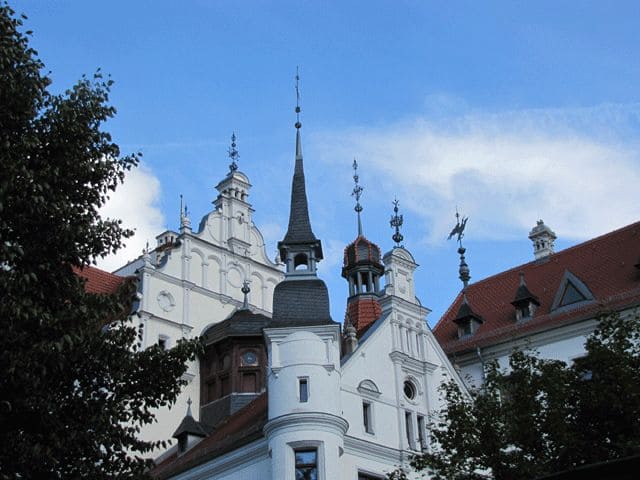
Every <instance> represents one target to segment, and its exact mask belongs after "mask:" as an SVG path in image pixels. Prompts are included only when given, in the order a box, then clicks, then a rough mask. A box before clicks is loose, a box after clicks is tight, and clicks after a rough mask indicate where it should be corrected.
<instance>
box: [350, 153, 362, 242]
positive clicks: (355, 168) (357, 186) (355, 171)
mask: <svg viewBox="0 0 640 480" xmlns="http://www.w3.org/2000/svg"><path fill="white" fill-rule="evenodd" d="M353 181H354V183H355V186H354V187H353V191H352V192H351V195H352V196H354V197H356V206H355V207H354V208H353V209H354V210H355V211H356V214H357V215H358V236H361V235H362V220H361V219H360V212H362V205H360V196H361V195H362V190H364V189H363V188H362V187H361V186H360V184H359V183H358V182H359V181H360V176H359V175H358V162H357V161H356V159H355V158H354V159H353Z"/></svg>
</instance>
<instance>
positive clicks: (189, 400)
mask: <svg viewBox="0 0 640 480" xmlns="http://www.w3.org/2000/svg"><path fill="white" fill-rule="evenodd" d="M192 403H193V402H192V401H191V397H189V399H188V400H187V417H193V415H192V414H191V404H192Z"/></svg>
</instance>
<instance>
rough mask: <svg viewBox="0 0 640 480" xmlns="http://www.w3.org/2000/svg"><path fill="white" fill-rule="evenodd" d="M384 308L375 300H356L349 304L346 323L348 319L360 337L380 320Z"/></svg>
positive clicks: (365, 298)
mask: <svg viewBox="0 0 640 480" xmlns="http://www.w3.org/2000/svg"><path fill="white" fill-rule="evenodd" d="M381 313H382V308H380V304H379V303H378V300H376V299H375V298H370V297H368V298H367V297H364V298H354V299H351V300H350V301H349V302H348V303H347V313H346V315H345V321H346V320H347V319H348V320H349V321H350V322H351V325H353V326H354V327H355V329H356V333H357V335H358V337H361V336H362V335H363V334H364V332H366V331H367V329H368V328H369V327H370V326H371V325H372V324H373V322H375V321H376V320H377V319H378V318H380V314H381Z"/></svg>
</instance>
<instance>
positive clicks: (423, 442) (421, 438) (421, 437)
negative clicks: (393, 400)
mask: <svg viewBox="0 0 640 480" xmlns="http://www.w3.org/2000/svg"><path fill="white" fill-rule="evenodd" d="M425 434H426V431H425V427H424V417H423V416H422V415H418V443H419V444H420V448H421V449H422V450H426V449H427V438H426V436H425Z"/></svg>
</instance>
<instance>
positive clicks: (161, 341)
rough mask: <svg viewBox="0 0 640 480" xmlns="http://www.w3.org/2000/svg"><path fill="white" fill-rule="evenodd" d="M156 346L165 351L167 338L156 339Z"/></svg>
mask: <svg viewBox="0 0 640 480" xmlns="http://www.w3.org/2000/svg"><path fill="white" fill-rule="evenodd" d="M158 346H159V347H160V348H161V349H162V350H166V349H167V337H163V336H160V337H158Z"/></svg>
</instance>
